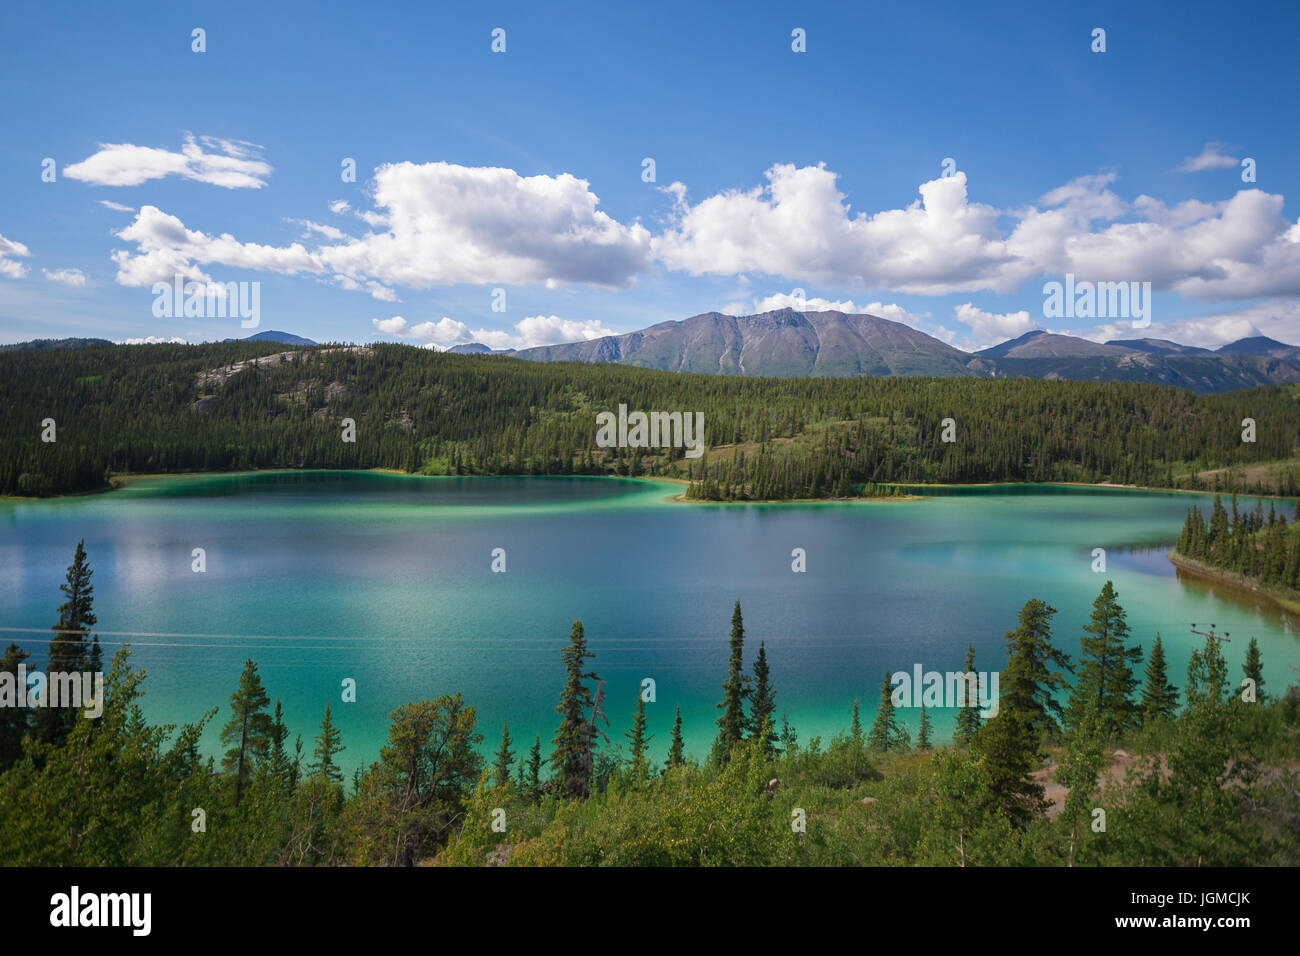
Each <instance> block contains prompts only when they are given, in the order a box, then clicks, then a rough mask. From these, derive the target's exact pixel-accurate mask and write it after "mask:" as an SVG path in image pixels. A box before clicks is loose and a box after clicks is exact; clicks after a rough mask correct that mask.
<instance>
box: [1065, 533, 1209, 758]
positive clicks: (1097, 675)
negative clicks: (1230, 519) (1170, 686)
mask: <svg viewBox="0 0 1300 956" xmlns="http://www.w3.org/2000/svg"><path fill="white" fill-rule="evenodd" d="M1225 520H1226V518H1225ZM1083 630H1084V636H1083V639H1082V641H1081V645H1082V649H1081V651H1080V654H1079V676H1078V680H1077V682H1076V683H1075V685H1074V693H1073V694H1072V695H1071V697H1070V710H1071V715H1070V725H1071V727H1073V726H1074V725H1075V722H1076V720H1077V719H1078V718H1077V716H1076V715H1077V714H1081V713H1082V711H1083V704H1084V701H1089V702H1091V705H1092V707H1093V709H1094V710H1095V711H1096V714H1097V720H1098V721H1099V722H1100V724H1101V727H1102V730H1103V732H1104V733H1106V734H1109V735H1114V734H1118V733H1122V732H1123V731H1125V730H1127V729H1129V728H1130V727H1133V726H1135V725H1136V724H1137V722H1138V709H1137V705H1136V704H1135V703H1134V701H1133V694H1134V691H1136V689H1137V685H1138V680H1137V678H1136V677H1135V676H1134V675H1133V665H1134V664H1135V663H1137V662H1138V661H1141V660H1142V648H1140V647H1129V646H1128V643H1127V642H1128V637H1129V628H1128V621H1127V619H1126V617H1125V614H1124V608H1123V607H1121V606H1120V604H1119V602H1118V601H1117V600H1116V598H1115V586H1114V584H1112V583H1111V582H1110V581H1107V582H1106V583H1105V585H1104V586H1103V587H1102V589H1101V593H1100V594H1099V595H1097V599H1096V600H1095V601H1094V602H1093V604H1092V618H1091V620H1090V621H1089V622H1088V623H1087V624H1086V625H1084V628H1083Z"/></svg>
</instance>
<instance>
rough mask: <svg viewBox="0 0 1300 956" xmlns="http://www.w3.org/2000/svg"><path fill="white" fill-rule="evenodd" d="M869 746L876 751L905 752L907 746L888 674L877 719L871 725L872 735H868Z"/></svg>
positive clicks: (881, 692) (881, 693)
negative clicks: (895, 708)
mask: <svg viewBox="0 0 1300 956" xmlns="http://www.w3.org/2000/svg"><path fill="white" fill-rule="evenodd" d="M867 746H868V747H871V748H872V749H874V750H903V749H905V746H906V740H905V737H904V732H903V729H902V727H901V726H899V723H898V715H897V713H896V712H895V710H894V698H893V694H892V693H891V684H890V680H889V674H888V673H886V674H885V679H884V680H883V681H882V682H881V684H880V706H879V708H878V709H877V710H876V719H875V722H874V723H872V725H871V733H870V734H868V735H867Z"/></svg>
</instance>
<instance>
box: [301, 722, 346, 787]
mask: <svg viewBox="0 0 1300 956" xmlns="http://www.w3.org/2000/svg"><path fill="white" fill-rule="evenodd" d="M342 740H343V735H342V734H341V733H340V732H339V730H338V728H337V727H335V726H334V721H333V719H332V718H331V715H330V706H329V704H326V705H325V716H324V717H322V718H321V722H320V733H319V734H318V735H317V737H316V749H315V750H313V751H312V757H313V758H314V759H313V761H312V764H311V767H310V768H309V769H310V770H311V775H312V776H313V777H324V778H325V779H326V780H329V781H331V782H333V783H342V782H343V771H342V770H340V769H339V767H338V764H337V763H336V762H335V760H334V757H335V756H336V755H337V754H339V753H341V752H342V751H343V750H344V749H345V748H344V747H343V743H342Z"/></svg>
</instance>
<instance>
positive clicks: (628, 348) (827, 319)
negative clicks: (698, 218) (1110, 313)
mask: <svg viewBox="0 0 1300 956" xmlns="http://www.w3.org/2000/svg"><path fill="white" fill-rule="evenodd" d="M453 351H457V352H489V351H492V350H490V349H488V348H487V347H486V346H484V345H481V344H479V343H472V344H470V345H462V346H457V347H455V348H454V349H453ZM502 354H510V355H514V356H516V357H518V358H523V359H529V360H532V361H539V362H619V363H622V364H625V365H635V366H639V367H642V368H655V369H661V370H665V371H673V372H704V373H710V374H715V375H744V376H758V375H766V376H777V377H800V376H831V377H837V378H846V377H853V376H857V375H941V376H971V377H1004V376H1007V377H1027V378H1044V379H1070V380H1074V381H1123V382H1152V383H1157V384H1161V385H1174V386H1178V387H1181V388H1186V389H1189V390H1191V391H1195V392H1202V393H1208V392H1225V391H1232V390H1234V389H1239V388H1251V387H1254V386H1259V385H1275V384H1285V383H1290V382H1300V347H1296V346H1292V345H1287V344H1285V343H1283V342H1278V341H1276V340H1274V339H1270V338H1266V337H1264V336H1255V337H1252V338H1245V339H1241V340H1239V341H1236V342H1233V343H1231V344H1229V345H1225V346H1223V347H1222V348H1219V349H1217V350H1210V349H1204V348H1199V347H1196V346H1190V345H1181V344H1179V343H1177V342H1170V341H1167V340H1164V339H1122V340H1121V339H1117V340H1112V341H1109V342H1105V343H1101V342H1092V341H1090V340H1088V339H1083V338H1078V337H1076V336H1072V335H1062V334H1060V333H1056V332H1045V331H1041V330H1036V331H1033V332H1026V333H1025V334H1024V335H1021V336H1019V337H1018V338H1014V339H1011V340H1010V341H1007V342H1003V343H1002V344H1000V345H995V346H993V347H992V348H987V349H982V350H980V351H978V352H974V353H971V352H964V351H962V350H961V349H957V348H954V347H953V346H951V345H948V344H947V343H945V342H941V341H940V340H939V339H936V338H934V337H933V336H931V335H927V334H925V333H924V332H921V331H918V330H917V329H914V328H912V327H911V326H908V325H904V324H902V323H901V322H894V321H892V320H890V319H884V318H880V317H879V316H874V315H851V314H847V313H843V312H796V311H794V310H792V309H780V310H777V311H774V312H763V313H761V314H759V315H747V316H734V315H724V314H722V313H720V312H706V313H704V314H702V315H696V316H692V317H691V318H689V319H683V320H680V321H669V322H660V323H659V324H657V325H652V326H650V327H649V328H647V329H642V330H641V331H639V332H628V333H626V334H623V335H607V336H603V337H601V338H596V339H589V340H587V341H585V342H572V343H568V344H564V345H545V346H540V347H537V348H529V349H522V350H519V351H508V352H505V353H502Z"/></svg>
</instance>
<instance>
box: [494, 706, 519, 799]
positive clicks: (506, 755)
mask: <svg viewBox="0 0 1300 956" xmlns="http://www.w3.org/2000/svg"><path fill="white" fill-rule="evenodd" d="M495 756H496V775H497V786H498V787H504V786H505V785H506V784H508V783H509V782H510V764H511V762H512V761H513V760H514V759H515V752H514V751H513V750H511V749H510V721H508V720H507V721H506V722H505V725H504V726H503V727H502V728H501V749H500V750H498V751H497V752H496V755H495Z"/></svg>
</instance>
